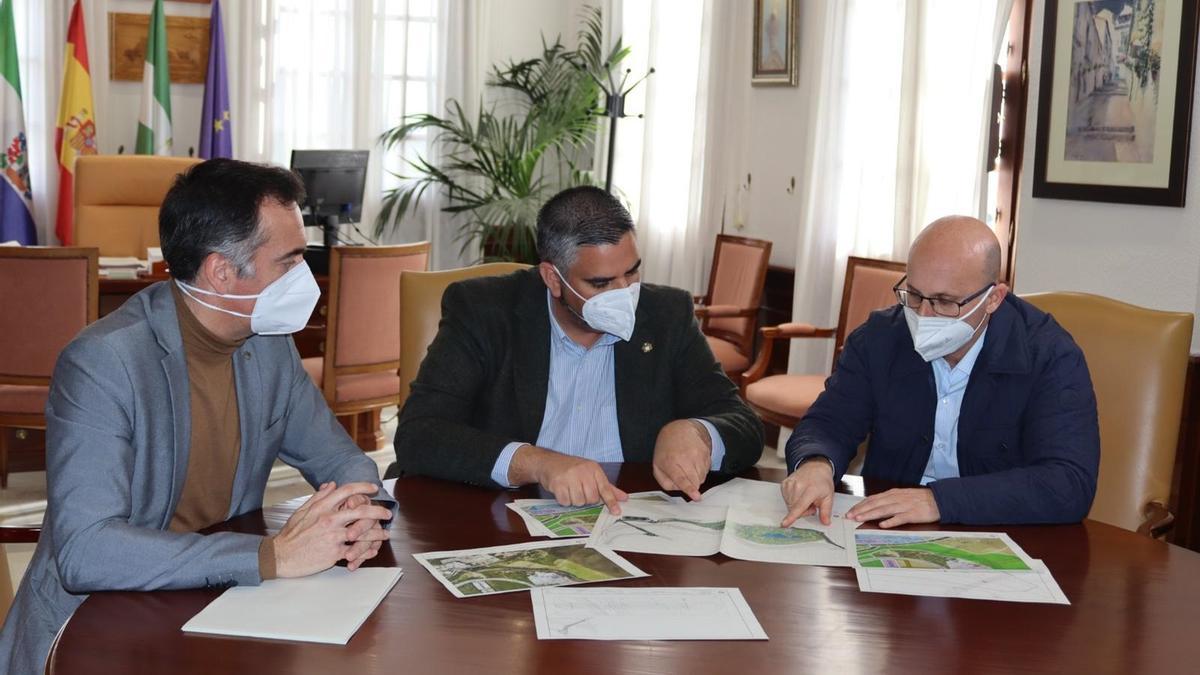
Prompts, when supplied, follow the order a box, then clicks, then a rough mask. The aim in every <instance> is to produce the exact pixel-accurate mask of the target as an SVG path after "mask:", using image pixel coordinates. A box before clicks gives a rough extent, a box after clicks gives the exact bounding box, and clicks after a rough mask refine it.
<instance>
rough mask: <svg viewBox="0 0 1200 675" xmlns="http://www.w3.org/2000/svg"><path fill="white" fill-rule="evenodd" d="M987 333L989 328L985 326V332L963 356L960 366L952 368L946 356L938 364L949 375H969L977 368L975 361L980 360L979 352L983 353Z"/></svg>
mask: <svg viewBox="0 0 1200 675" xmlns="http://www.w3.org/2000/svg"><path fill="white" fill-rule="evenodd" d="M987 331H988V327H987V326H984V327H983V332H982V333H980V334H979V339H978V340H976V341H975V344H973V345H971V348H970V349H968V350H967V353H966V354H963V357H962V359H960V360H959V362H958V365H956V366H954V367H953V368H951V367H950V364H949V363H947V362H946V357H944V356H943V357H942V358H940V359H938V360H937V363H938V364H939V365H941V366H942V367H943V368H945V369H946V372H947V373H963V374H967V375H969V374H970V373H971V371H972V370H973V369H974V368H975V361H976V360H977V359H978V358H979V352H981V351H983V341H984V340H985V339H987Z"/></svg>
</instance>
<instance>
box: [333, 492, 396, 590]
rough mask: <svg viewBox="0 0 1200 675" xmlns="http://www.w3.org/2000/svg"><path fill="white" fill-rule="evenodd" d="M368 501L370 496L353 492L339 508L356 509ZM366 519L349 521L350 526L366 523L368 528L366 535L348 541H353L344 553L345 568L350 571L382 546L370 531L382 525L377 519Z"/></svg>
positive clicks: (380, 528) (372, 555) (373, 554)
mask: <svg viewBox="0 0 1200 675" xmlns="http://www.w3.org/2000/svg"><path fill="white" fill-rule="evenodd" d="M370 503H371V498H370V497H368V496H367V495H365V494H354V495H350V497H349V498H348V499H346V501H344V502H342V505H341V507H340V508H339V510H345V509H356V508H358V507H360V506H365V505H367V504H370ZM383 508H387V507H386V506H385V507H383ZM367 520H368V521H370V522H364V521H357V522H354V523H350V527H354V526H355V525H360V524H361V525H366V526H367V528H368V532H367V536H366V537H360V538H359V539H358V541H354V542H350V543H353V546H351V547H350V551H349V552H348V553H347V554H346V556H345V559H346V568H347V569H349V570H351V571H354V570H356V569H358V568H359V567H362V564H363V563H364V562H366V561H368V560H370V559H371V558H374V557H375V556H376V555H378V554H379V549H380V547H382V546H383V540H382V539H378V538H376V533H374V532H371V530H382V529H383V525H382V524H380V522H379V521H378V520H374V519H370V518H368V519H367Z"/></svg>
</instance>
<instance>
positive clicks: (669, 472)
mask: <svg viewBox="0 0 1200 675" xmlns="http://www.w3.org/2000/svg"><path fill="white" fill-rule="evenodd" d="M710 467H712V438H710V437H709V435H708V429H705V428H704V425H703V424H700V423H699V422H697V421H696V420H675V421H674V422H671V423H669V424H667V425H666V426H664V427H663V428H662V429H661V430H660V431H659V432H658V439H657V440H656V441H655V442H654V479H655V480H657V481H658V484H659V485H661V486H662V489H664V490H679V491H680V492H682V493H684V494H685V495H687V496H688V499H691V500H692V501H700V486H701V485H703V484H704V479H705V478H706V477H707V476H708V470H709V468H710Z"/></svg>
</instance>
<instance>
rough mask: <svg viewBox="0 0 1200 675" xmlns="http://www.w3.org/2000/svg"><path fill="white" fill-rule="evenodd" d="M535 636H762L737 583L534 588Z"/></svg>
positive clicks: (644, 638)
mask: <svg viewBox="0 0 1200 675" xmlns="http://www.w3.org/2000/svg"><path fill="white" fill-rule="evenodd" d="M529 597H530V599H531V600H532V601H533V620H534V624H535V625H536V626H537V636H538V639H539V640H766V639H767V634H766V633H765V632H763V629H762V626H761V625H760V624H759V623H758V619H757V618H755V616H754V612H752V611H751V610H750V606H749V605H747V604H746V599H745V598H744V597H742V592H741V591H739V590H738V589H736V588H538V589H534V590H533V591H531V592H530V594H529Z"/></svg>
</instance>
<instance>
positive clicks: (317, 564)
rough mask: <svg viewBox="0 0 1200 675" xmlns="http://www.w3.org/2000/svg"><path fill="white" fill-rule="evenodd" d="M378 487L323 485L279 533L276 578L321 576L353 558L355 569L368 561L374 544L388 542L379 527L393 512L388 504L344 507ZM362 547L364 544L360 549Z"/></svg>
mask: <svg viewBox="0 0 1200 675" xmlns="http://www.w3.org/2000/svg"><path fill="white" fill-rule="evenodd" d="M377 489H378V488H377V486H375V485H374V484H373V483H347V484H346V485H343V486H341V487H338V486H337V485H336V484H335V483H325V484H324V485H322V486H321V488H320V489H319V490H317V493H316V494H314V495H313V496H312V497H310V498H309V500H308V501H307V502H305V503H304V504H303V505H302V506H301V507H300V508H298V509H296V512H295V513H293V514H292V517H291V518H288V521H287V523H286V524H284V526H283V529H282V530H280V532H279V534H277V535H275V539H274V545H275V573H276V576H278V577H280V578H285V577H303V576H308V575H310V574H316V573H317V572H321V571H324V570H327V569H329V568H330V567H333V565H334V564H336V563H337V561H339V560H342V559H344V558H345V559H349V557H350V556H352V555H353V556H354V557H355V562H357V564H355V565H354V568H357V567H358V565H361V564H362V561H363V560H366V558H364V557H363V556H364V554H365V553H364V550H365V549H369V548H370V544H371V543H372V542H382V541H383V540H385V539H387V538H388V534H387V532H385V531H384V530H383V529H382V528H380V527H379V521H381V520H387V519H389V518H391V517H392V512H391V511H389V510H388V509H385V508H383V507H382V506H375V505H373V504H370V503H366V504H363V503H361V502H359V505H358V506H354V507H348V508H342V507H343V505H344V504H345V503H346V502H347V501H348V500H350V499H351V498H353V497H356V496H362V497H367V496H368V495H372V494H374V493H375V491H376V490H377ZM356 501H357V500H356ZM348 542H352V543H348ZM364 542H365V543H364ZM359 544H363V545H362V546H359V549H358V550H357V551H356V550H355V547H356V546H358V545H359ZM372 555H373V554H372ZM367 557H370V556H367ZM354 568H352V569H354Z"/></svg>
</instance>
